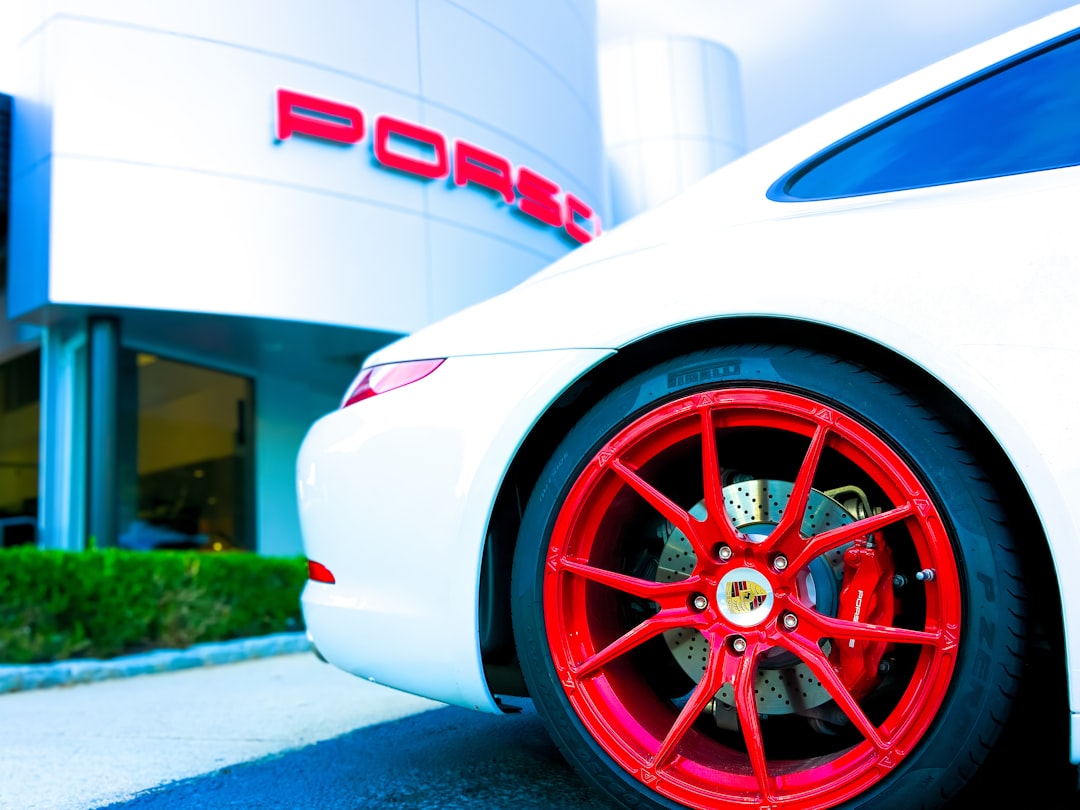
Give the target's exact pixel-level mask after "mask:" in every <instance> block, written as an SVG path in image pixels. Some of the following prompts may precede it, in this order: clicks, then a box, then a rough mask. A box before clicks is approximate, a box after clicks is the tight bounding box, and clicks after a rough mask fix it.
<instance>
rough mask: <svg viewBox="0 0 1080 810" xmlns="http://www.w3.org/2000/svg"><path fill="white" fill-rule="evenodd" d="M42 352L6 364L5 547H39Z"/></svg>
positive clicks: (0, 511) (0, 439)
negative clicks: (35, 543)
mask: <svg viewBox="0 0 1080 810" xmlns="http://www.w3.org/2000/svg"><path fill="white" fill-rule="evenodd" d="M40 400H41V351H40V350H36V349H35V350H34V351H31V352H27V353H25V354H21V355H19V356H18V357H15V358H13V359H10V360H8V361H7V362H5V363H3V364H0V545H2V546H4V547H7V546H17V545H24V544H29V543H34V542H36V541H37V529H36V526H37V513H38V463H39V459H38V453H39V450H38V443H39V438H40V416H41V401H40Z"/></svg>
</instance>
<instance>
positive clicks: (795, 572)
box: [298, 7, 1080, 810]
mask: <svg viewBox="0 0 1080 810" xmlns="http://www.w3.org/2000/svg"><path fill="white" fill-rule="evenodd" d="M1078 200H1080V7H1077V8H1074V9H1072V10H1069V11H1065V12H1061V13H1059V14H1056V15H1053V16H1051V17H1047V18H1045V19H1043V20H1040V21H1038V22H1036V23H1033V24H1031V25H1028V26H1025V27H1023V28H1020V29H1017V30H1015V31H1012V32H1010V33H1009V34H1006V35H1004V36H1002V37H999V38H997V39H995V40H992V41H990V42H988V43H985V44H983V45H981V46H978V47H976V48H973V49H971V50H969V51H965V52H963V53H961V54H959V55H957V56H954V57H951V58H949V59H948V60H946V61H944V62H942V63H939V64H937V65H934V66H932V67H930V68H927V69H926V70H923V71H920V72H919V73H917V74H915V75H912V76H910V77H908V78H906V79H904V80H902V81H900V82H897V83H895V84H893V85H891V86H889V87H887V88H884V89H883V90H881V91H878V92H876V93H874V94H872V95H870V96H867V97H865V98H863V99H860V100H858V101H855V102H853V103H851V104H849V105H847V106H845V107H843V108H841V109H840V110H837V111H836V112H834V113H831V114H829V115H827V116H825V117H823V118H821V119H819V120H817V121H815V122H813V123H811V124H809V125H807V126H805V127H803V128H801V129H800V130H798V131H796V132H794V133H792V134H791V135H789V136H785V137H784V138H782V139H780V140H778V141H776V142H774V143H772V144H770V145H768V146H766V147H764V148H762V149H760V150H758V151H756V152H755V153H753V154H750V155H748V156H746V157H744V158H742V159H741V160H739V161H737V162H735V163H733V164H731V165H729V166H728V167H725V168H724V169H722V170H720V171H719V172H717V173H715V174H714V175H712V176H710V177H709V178H708V179H706V180H705V181H703V182H701V183H699V184H698V185H696V186H695V187H693V188H692V189H691V190H689V191H688V192H686V193H684V194H683V195H681V196H680V197H679V198H678V199H676V200H675V201H673V202H671V203H669V204H667V205H664V206H662V207H660V208H658V209H656V210H654V211H652V212H649V213H647V214H645V215H643V216H641V217H639V218H637V219H636V220H634V221H632V222H630V223H627V224H626V225H624V226H622V227H619V228H616V229H614V230H613V231H612V232H610V233H608V234H606V235H605V236H604V237H603V238H601V239H598V240H596V241H595V242H593V243H591V244H589V245H587V246H584V247H582V248H579V249H578V250H576V251H575V252H573V253H572V254H571V255H569V256H568V257H566V258H565V259H564V260H561V261H559V262H558V263H556V264H554V265H553V266H551V267H550V268H548V269H547V270H545V271H544V272H542V273H540V274H539V275H537V276H535V277H533V278H532V279H530V280H529V281H527V282H526V283H524V284H522V285H521V286H519V287H517V288H515V289H513V290H511V291H510V292H508V293H506V294H504V295H502V296H499V297H497V298H495V299H492V300H490V301H487V302H485V303H482V304H480V305H478V306H475V307H472V308H471V309H469V310H466V311H464V312H462V313H460V314H458V315H455V316H453V317H451V318H449V319H447V320H445V321H442V322H440V323H438V324H435V325H433V326H431V327H429V328H427V329H425V330H423V331H421V332H419V333H417V334H415V335H412V336H410V337H407V338H405V339H403V340H401V341H399V342H397V343H395V344H393V345H391V346H389V347H388V348H385V349H383V350H381V351H380V352H378V353H377V355H376V356H374V357H372V358H370V360H369V362H368V364H367V366H366V367H365V368H364V369H363V370H361V372H360V374H359V376H358V378H357V379H356V381H355V384H354V385H353V386H352V388H351V389H350V390H349V391H348V392H347V394H346V396H345V398H344V400H343V403H342V407H341V408H340V410H338V411H336V412H334V413H332V414H329V415H327V416H326V417H324V418H323V419H321V420H320V421H318V422H317V423H316V424H315V425H314V426H313V427H312V429H311V431H310V432H309V434H308V436H307V439H306V440H305V442H304V445H303V448H302V451H301V455H300V458H299V461H298V484H299V493H300V494H299V497H300V507H301V521H302V527H303V532H304V542H305V549H306V553H307V555H308V557H309V559H310V560H311V563H310V571H311V580H310V582H309V583H308V585H307V587H306V589H305V591H304V596H303V608H304V615H305V618H306V621H307V626H308V629H309V632H310V634H311V636H312V638H313V639H314V642H315V644H316V645H317V648H318V649H319V651H320V652H321V653H322V655H323V656H325V657H326V658H327V659H328V660H329V661H330V662H331V663H333V664H335V665H337V666H338V667H341V668H342V669H345V670H348V671H349V672H352V673H355V674H357V675H359V676H362V677H365V678H368V679H370V680H373V681H376V682H379V683H382V684H387V685H389V686H392V687H395V688H397V689H402V690H406V691H409V692H413V693H416V694H419V695H424V696H428V697H431V698H435V699H437V700H441V701H445V702H447V703H451V704H456V705H459V706H467V707H471V708H475V709H478V710H481V711H486V712H499V711H501V710H502V709H501V707H502V704H501V700H500V697H501V696H514V695H516V696H524V695H528V696H530V697H531V698H532V699H533V700H534V702H535V704H536V706H537V710H538V712H539V713H540V715H541V716H542V717H543V719H544V721H545V723H546V724H547V727H548V729H549V730H550V732H551V734H552V736H553V737H554V739H555V740H556V742H557V743H558V745H559V746H560V748H561V750H562V751H563V752H564V753H565V754H566V756H567V757H568V759H569V760H570V761H571V762H572V763H574V765H575V766H576V767H577V768H578V769H579V770H580V771H581V773H582V774H583V775H584V776H585V778H586V779H587V780H588V781H590V782H591V783H592V784H594V785H596V786H597V787H598V788H600V789H601V790H603V791H605V792H606V793H607V794H609V795H610V796H611V797H613V798H614V799H615V800H616V801H620V802H623V803H625V804H626V805H628V806H633V807H661V808H675V807H693V808H732V807H747V808H755V809H756V808H785V810H788V809H797V810H809V808H832V807H840V806H843V807H848V808H869V807H873V808H875V810H883V809H884V808H896V809H897V810H908V808H912V807H922V808H929V807H936V806H939V805H940V804H942V803H943V802H944V801H946V800H947V798H948V797H949V796H951V795H953V794H955V793H956V791H957V790H959V788H960V787H961V786H962V785H963V784H964V782H965V780H966V779H967V778H969V777H970V776H971V775H972V773H973V771H974V770H975V768H976V767H977V765H978V764H979V763H981V762H982V761H984V760H985V759H986V757H987V756H988V754H989V753H990V752H991V750H992V748H993V747H994V745H995V744H996V741H999V740H1001V739H1007V736H1008V735H1007V734H1005V735H1002V733H1001V730H1002V728H1003V726H1004V727H1005V728H1006V731H1008V728H1009V726H1008V724H1007V722H1006V718H1007V717H1008V716H1009V714H1010V706H1011V704H1013V703H1014V702H1015V700H1016V699H1017V695H1018V694H1021V695H1022V694H1023V693H1024V691H1023V690H1025V689H1029V688H1032V684H1033V683H1034V685H1035V688H1037V689H1038V690H1039V695H1040V699H1039V703H1038V705H1039V707H1040V711H1041V712H1043V715H1042V716H1041V717H1040V718H1039V721H1040V722H1041V723H1044V724H1045V725H1046V726H1047V727H1049V726H1053V725H1058V724H1060V726H1062V727H1064V726H1066V725H1068V726H1069V737H1071V750H1070V749H1069V747H1068V746H1066V745H1065V744H1064V743H1062V744H1061V745H1060V746H1059V748H1058V749H1054V750H1045V751H1044V752H1043V756H1045V757H1047V758H1060V759H1061V761H1062V762H1064V761H1065V760H1067V759H1069V758H1070V756H1071V761H1072V762H1073V763H1077V762H1080V498H1077V497H1076V492H1077V491H1078V490H1080V422H1078V419H1077V413H1076V412H1075V411H1074V410H1073V409H1074V408H1075V407H1076V403H1077V402H1078V401H1080V314H1078V313H1080V224H1078V222H1080V220H1078V212H1080V202H1078ZM1034 656H1040V659H1039V660H1040V665H1039V666H1038V667H1033V666H1031V665H1030V661H1032V660H1033V657H1034ZM1062 738H1063V739H1065V738H1066V735H1064V734H1063V735H1062Z"/></svg>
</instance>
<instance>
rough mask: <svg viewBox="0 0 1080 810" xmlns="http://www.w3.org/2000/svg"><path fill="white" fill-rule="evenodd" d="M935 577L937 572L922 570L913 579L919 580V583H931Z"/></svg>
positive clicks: (930, 569) (931, 569) (929, 569)
mask: <svg viewBox="0 0 1080 810" xmlns="http://www.w3.org/2000/svg"><path fill="white" fill-rule="evenodd" d="M936 577H937V571H935V570H934V569H933V568H924V569H923V570H922V571H920V572H919V573H917V574H916V575H915V579H917V580H919V582H933V581H934V579H935V578H936Z"/></svg>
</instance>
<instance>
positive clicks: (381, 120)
mask: <svg viewBox="0 0 1080 810" xmlns="http://www.w3.org/2000/svg"><path fill="white" fill-rule="evenodd" d="M276 111H277V116H276V118H277V120H276V122H275V127H274V134H275V135H276V137H277V139H278V140H279V141H284V140H287V139H289V138H291V137H292V136H293V135H304V136H306V137H309V138H319V139H322V140H326V141H332V142H333V143H339V144H348V145H351V144H355V143H359V142H360V141H361V140H363V139H364V137H365V136H366V135H367V134H368V132H367V121H366V120H365V118H364V113H363V112H362V111H361V110H360V109H359V108H357V107H353V106H351V105H349V104H342V103H341V102H338V101H330V100H329V99H324V98H318V97H316V96H309V95H306V94H304V93H297V92H296V91H294V90H284V89H279V90H278V91H277V104H276ZM371 129H372V131H371V149H372V152H373V154H374V156H375V160H376V162H377V163H378V164H379V165H381V166H384V167H386V168H388V169H394V170H396V171H399V172H404V173H405V174H411V175H413V176H416V177H422V178H424V179H428V180H440V179H444V178H447V177H450V176H451V174H452V175H453V181H454V185H457V186H468V185H473V186H480V187H482V188H485V189H488V190H490V191H493V192H495V193H496V194H498V195H499V196H500V197H502V199H503V201H504V202H505V203H506V204H507V205H516V206H517V207H518V208H519V209H520V210H521V212H522V213H524V214H527V215H529V216H530V217H533V218H534V219H536V220H539V221H540V222H542V223H544V224H545V225H550V226H551V227H553V228H562V229H563V230H565V231H566V233H567V234H568V235H569V236H571V237H572V238H573V239H576V240H577V241H578V242H583V243H584V242H589V241H592V240H593V239H595V238H596V237H597V236H599V235H600V217H599V216H597V215H596V214H595V213H594V211H593V209H592V208H590V207H589V206H588V205H586V204H585V203H584V202H582V201H581V200H580V199H579V198H578V197H576V196H575V195H573V194H571V193H570V192H565V193H563V191H562V189H561V188H559V185H558V184H557V183H555V182H553V181H552V180H549V179H548V178H547V177H544V176H543V175H542V174H539V173H538V172H534V171H533V170H532V169H529V168H526V167H525V166H518V167H517V168H516V169H515V167H514V166H513V165H511V163H510V161H509V160H507V159H506V158H505V157H503V156H502V155H499V154H496V153H495V152H490V151H488V150H486V149H483V148H481V147H479V146H477V145H475V144H472V143H468V142H467V141H462V140H455V141H454V142H453V143H452V144H450V143H449V142H448V141H447V138H446V136H444V135H443V134H442V133H441V132H439V131H437V130H434V129H431V128H429V127H425V126H421V125H420V124H414V123H412V122H410V121H405V120H402V119H400V118H394V117H393V116H389V115H380V116H378V117H377V118H375V120H374V122H373V123H372V128H371ZM586 226H587V227H586Z"/></svg>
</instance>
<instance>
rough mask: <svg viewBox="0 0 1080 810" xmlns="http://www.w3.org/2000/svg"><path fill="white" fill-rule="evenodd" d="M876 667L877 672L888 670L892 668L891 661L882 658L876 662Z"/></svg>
mask: <svg viewBox="0 0 1080 810" xmlns="http://www.w3.org/2000/svg"><path fill="white" fill-rule="evenodd" d="M877 668H878V672H888V671H889V670H890V669H892V661H890V660H889V659H888V658H882V659H881V663H880V664H878V667H877Z"/></svg>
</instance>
